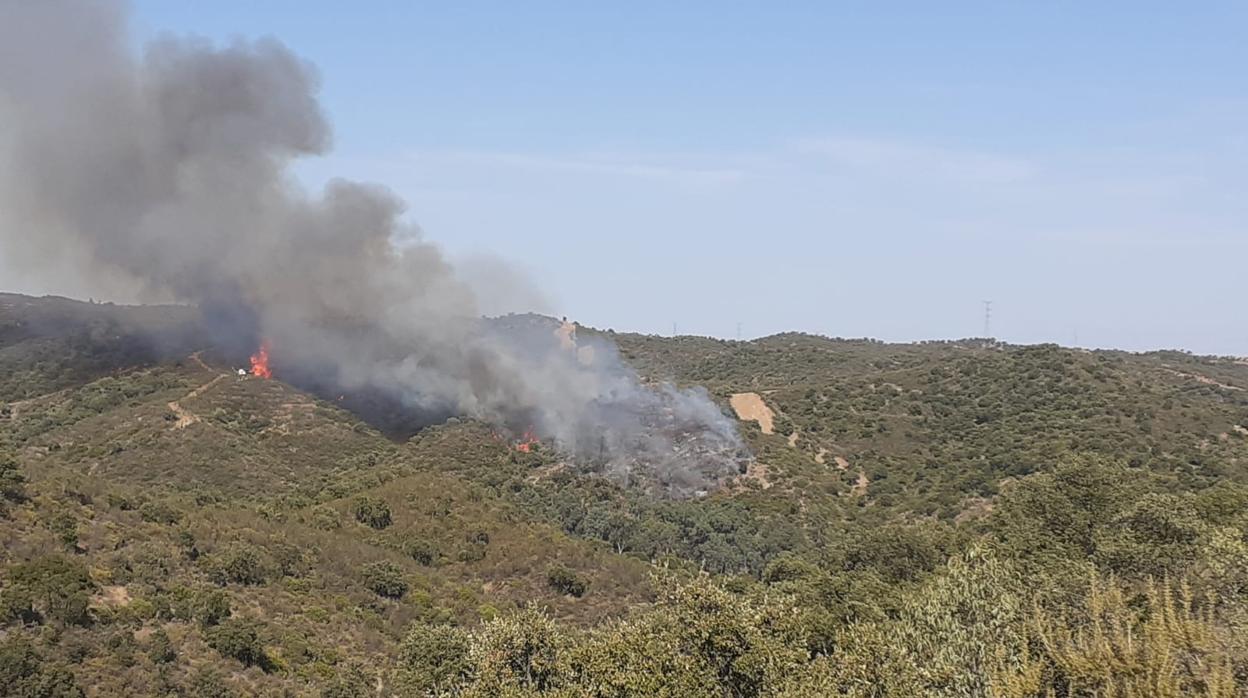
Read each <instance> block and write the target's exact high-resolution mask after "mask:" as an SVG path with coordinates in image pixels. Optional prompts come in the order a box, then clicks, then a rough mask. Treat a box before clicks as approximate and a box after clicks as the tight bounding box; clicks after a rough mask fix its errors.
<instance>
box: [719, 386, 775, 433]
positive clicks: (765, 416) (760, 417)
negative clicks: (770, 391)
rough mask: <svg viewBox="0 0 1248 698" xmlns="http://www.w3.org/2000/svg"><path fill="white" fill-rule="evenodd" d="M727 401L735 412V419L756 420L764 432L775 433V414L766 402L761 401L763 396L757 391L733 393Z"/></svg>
mask: <svg viewBox="0 0 1248 698" xmlns="http://www.w3.org/2000/svg"><path fill="white" fill-rule="evenodd" d="M728 403H729V404H730V405H732V410H733V411H734V412H736V413H737V419H740V420H741V421H743V422H758V426H759V428H760V429H762V430H763V433H764V434H774V433H776V425H775V418H776V415H775V413H774V412H772V411H771V408H770V407H768V406H767V403H765V402H763V398H762V397H761V396H760V395H759V394H758V393H734V394H733V395H732V396H731V397H729V398H728Z"/></svg>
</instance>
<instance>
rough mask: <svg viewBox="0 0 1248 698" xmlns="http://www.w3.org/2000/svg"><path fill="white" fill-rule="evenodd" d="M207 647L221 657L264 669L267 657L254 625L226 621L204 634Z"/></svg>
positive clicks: (246, 622) (244, 622) (247, 622)
mask: <svg viewBox="0 0 1248 698" xmlns="http://www.w3.org/2000/svg"><path fill="white" fill-rule="evenodd" d="M204 639H205V640H206V641H207V643H208V646H209V647H211V648H213V649H214V650H216V651H218V652H220V653H221V654H222V655H223V656H226V657H230V658H232V659H237V660H238V661H240V662H242V663H243V664H246V665H247V666H259V667H261V668H264V667H265V665H266V664H267V663H268V657H267V656H266V655H265V652H264V645H262V644H261V643H260V634H259V632H257V629H256V625H255V623H252V622H250V621H244V620H234V619H231V620H226V621H223V622H222V623H221V624H220V625H218V626H216V627H214V628H212V629H211V630H209V631H208V632H207V633H205V638H204Z"/></svg>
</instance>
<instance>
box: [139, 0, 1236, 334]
mask: <svg viewBox="0 0 1248 698" xmlns="http://www.w3.org/2000/svg"><path fill="white" fill-rule="evenodd" d="M880 5H881V3H827V2H811V3H798V2H783V3H761V2H758V3H748V4H747V3H726V2H705V3H698V2H682V3H667V2H629V3H612V4H611V5H610V7H609V6H608V3H584V2H581V3H574V2H566V3H543V2H524V3H516V2H497V3H480V2H456V3H415V2H390V3H382V2H375V3H372V2H360V3H338V2H335V3H330V2H324V3H315V2H308V1H306V0H304V1H300V2H295V1H294V0H290V1H282V2H278V1H274V0H269V1H267V2H260V3H257V2H252V1H248V2H241V1H240V2H234V1H225V0H216V1H214V2H211V3H175V2H167V1H165V0H144V1H142V2H137V3H136V4H135V10H136V18H135V19H136V24H135V27H134V29H135V42H136V45H138V44H141V43H142V42H143V41H145V40H146V39H148V38H151V37H153V36H156V35H158V34H159V33H161V32H165V31H168V32H172V33H175V34H186V33H192V34H199V35H202V36H206V37H209V38H212V39H215V40H228V39H229V38H230V37H235V36H245V37H256V36H262V35H272V36H275V37H277V38H279V39H280V40H282V41H283V42H285V43H286V44H287V45H289V46H290V47H291V48H292V49H294V50H295V51H296V52H297V53H299V54H300V55H302V56H304V57H305V58H307V59H308V60H309V61H311V62H312V63H314V64H316V65H317V66H318V67H319V69H320V72H321V75H322V77H323V89H322V95H323V100H324V104H325V107H326V109H327V111H328V112H329V114H330V117H331V120H332V122H333V123H334V128H335V149H334V151H333V153H332V154H331V155H330V156H329V157H328V158H325V159H322V160H318V161H314V162H307V163H305V164H304V165H303V166H301V168H300V174H301V177H302V178H303V179H304V180H305V181H306V182H307V183H308V184H309V186H314V187H319V185H320V184H321V183H322V182H323V181H324V180H326V179H327V178H329V177H332V176H347V177H351V178H357V179H365V180H373V181H379V182H382V183H385V184H387V185H389V186H390V187H392V188H393V189H394V190H395V191H397V192H398V193H399V194H400V195H401V196H403V197H404V198H405V199H406V200H407V201H408V202H409V204H410V217H411V218H412V219H413V220H415V221H416V222H418V223H419V224H420V225H421V226H422V227H423V228H424V229H425V230H426V232H427V234H428V236H429V237H430V238H432V239H434V240H436V241H438V242H439V243H440V244H442V245H443V246H444V247H445V248H446V249H447V250H448V251H449V252H450V253H451V254H452V255H466V254H472V253H476V252H481V251H489V252H493V253H495V254H498V255H500V256H503V257H505V258H508V259H510V260H512V261H514V262H515V263H517V264H518V265H520V266H521V267H523V268H524V269H525V270H527V271H528V272H529V273H530V274H531V275H533V276H534V277H536V278H537V279H538V281H539V283H540V284H541V286H542V287H543V288H544V289H545V291H546V292H547V293H548V295H549V296H550V298H551V304H550V307H549V310H551V311H553V312H557V313H566V314H567V315H570V316H572V317H574V318H576V319H579V320H581V321H583V322H586V323H589V324H593V325H597V326H601V327H614V328H617V329H628V330H637V331H643V332H658V333H670V332H671V331H672V326H673V323H676V324H677V326H678V329H679V331H680V332H681V333H699V334H712V335H718V336H724V337H732V336H735V335H736V333H737V323H738V322H739V323H741V327H742V332H743V334H744V335H745V336H757V335H763V334H769V333H773V332H778V331H783V330H788V329H796V330H806V331H811V332H819V333H824V334H829V335H834V336H836V335H839V336H854V337H857V336H864V335H865V336H874V337H879V338H882V339H888V340H909V339H922V338H943V337H963V336H978V335H980V334H982V332H983V307H982V304H981V301H982V300H984V299H992V300H993V301H995V303H994V313H993V324H992V333H993V334H994V335H996V336H998V337H1001V338H1003V339H1006V340H1009V341H1014V342H1039V341H1056V342H1060V343H1063V344H1071V343H1075V342H1076V341H1077V342H1078V343H1079V344H1081V345H1085V346H1117V347H1121V348H1128V349H1147V348H1156V347H1184V348H1190V349H1193V350H1197V351H1201V352H1214V353H1233V354H1248V324H1246V323H1245V317H1244V312H1243V307H1244V303H1245V299H1248V275H1246V274H1245V269H1246V267H1248V254H1245V253H1248V196H1245V191H1248V118H1246V117H1248V71H1246V68H1248V42H1245V41H1244V30H1245V27H1246V26H1248V4H1245V3H1242V2H1237V3H1228V4H1226V5H1221V6H1220V5H1218V4H1216V3H1208V2H1206V3H1172V2H1168V3H1146V2H1138V1H1136V2H1123V3H1033V4H1031V6H1030V8H1023V7H1022V3H983V4H968V3H914V4H913V5H912V6H909V7H906V6H904V5H903V4H897V3H894V4H891V5H890V6H891V7H892V8H893V9H891V10H882V9H880ZM1093 5H1095V6H1096V9H1092V6H1093ZM777 6H782V8H781V9H777Z"/></svg>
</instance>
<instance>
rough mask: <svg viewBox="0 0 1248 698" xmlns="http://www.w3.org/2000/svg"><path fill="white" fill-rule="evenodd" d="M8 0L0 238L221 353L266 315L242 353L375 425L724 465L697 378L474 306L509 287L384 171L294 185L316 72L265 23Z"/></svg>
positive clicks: (630, 470) (308, 150) (569, 330)
mask: <svg viewBox="0 0 1248 698" xmlns="http://www.w3.org/2000/svg"><path fill="white" fill-rule="evenodd" d="M20 6H21V11H20V12H19V13H17V14H20V16H21V17H20V19H21V21H20V22H19V26H21V27H23V29H21V30H20V31H9V32H3V33H4V35H5V38H6V39H7V41H5V42H0V43H4V45H5V48H6V50H7V53H6V59H5V61H3V63H2V64H0V95H3V96H5V97H6V100H0V101H3V102H5V103H6V104H9V103H11V104H19V105H21V109H20V110H14V111H13V112H12V113H9V112H7V111H6V113H5V114H4V116H5V117H6V118H5V119H4V124H5V128H4V131H5V140H6V144H12V147H11V148H9V147H6V148H4V149H2V150H0V231H10V230H11V231H16V233H15V234H8V235H7V239H5V240H3V242H4V249H5V252H6V254H7V253H10V252H12V253H13V254H15V255H19V256H20V257H21V258H22V259H24V260H29V262H30V265H29V266H30V267H31V268H32V270H34V269H42V270H43V271H45V272H46V273H48V274H51V275H65V274H71V273H72V274H74V277H75V278H78V279H81V280H82V282H83V284H84V285H85V286H93V285H98V286H99V288H101V289H115V288H119V287H125V288H131V289H141V290H142V292H143V293H146V294H151V295H157V296H160V297H163V298H167V299H171V300H174V301H177V302H179V303H184V304H189V305H196V306H198V307H199V308H200V309H201V311H202V312H203V314H204V317H205V319H206V323H207V327H206V328H205V330H206V332H207V333H208V334H210V335H211V336H213V337H214V338H216V341H217V342H219V343H220V344H221V345H222V347H224V348H223V352H225V353H229V354H230V355H233V356H246V355H247V353H250V352H251V351H253V350H254V346H255V345H254V343H255V341H256V338H259V337H263V338H265V340H266V341H265V343H264V344H263V345H262V346H261V347H260V349H259V350H258V351H256V353H255V355H254V356H252V359H251V365H252V369H251V373H252V375H255V376H257V377H260V378H268V377H270V376H272V370H271V368H272V365H273V363H271V361H273V362H276V363H277V364H278V365H280V366H281V373H282V376H281V377H282V379H283V380H286V381H288V382H290V383H293V384H295V385H298V386H300V387H303V388H307V389H314V392H317V393H318V394H321V395H323V396H326V397H327V399H333V398H335V397H337V396H339V395H347V396H361V397H359V398H357V399H354V400H353V399H350V398H348V399H347V400H344V401H343V404H344V406H347V407H349V408H351V409H353V410H356V409H359V410H361V411H362V412H364V413H366V414H368V415H371V416H373V417H375V418H379V421H385V420H388V419H391V417H388V416H387V415H388V414H389V415H397V417H395V418H393V422H394V430H395V431H401V430H403V429H410V428H411V427H413V426H416V427H419V426H421V425H425V424H432V423H437V422H438V421H440V420H445V419H446V418H447V417H449V416H456V415H458V416H467V417H472V418H476V419H480V420H482V421H485V422H487V423H490V424H493V425H495V426H497V427H501V428H504V429H506V430H507V431H508V432H509V433H523V432H524V431H525V430H529V432H530V434H531V437H526V438H525V439H524V440H523V441H522V443H523V444H527V445H528V447H529V448H532V445H533V443H535V442H536V440H538V439H540V440H541V441H542V442H543V443H549V444H551V445H552V447H553V448H555V449H557V450H558V451H559V452H560V453H566V454H568V455H569V457H570V458H574V459H576V460H577V462H581V463H594V464H597V465H598V466H599V467H601V468H602V470H603V471H604V472H606V473H608V474H612V475H616V476H619V477H621V478H622V479H626V480H631V479H634V478H636V477H637V476H638V475H639V474H645V475H646V477H647V478H651V479H657V480H658V481H661V482H665V483H670V484H671V485H672V487H673V488H674V489H675V490H678V491H680V492H685V491H696V490H699V489H706V488H708V487H712V486H714V485H715V484H716V483H718V482H720V481H722V479H723V478H724V477H726V476H728V475H730V474H731V473H733V472H734V471H735V470H736V469H737V463H738V459H737V457H736V456H735V455H733V454H736V453H737V452H738V451H739V450H740V448H741V440H740V438H739V437H738V435H737V434H736V432H735V425H734V423H733V421H732V420H731V419H729V418H728V417H727V416H725V415H724V414H723V413H722V412H721V410H720V409H719V408H718V407H717V406H716V405H715V403H714V402H713V401H712V400H711V399H710V398H709V397H708V396H707V395H706V393H705V392H704V391H700V390H696V389H691V390H683V389H677V388H675V387H673V386H647V385H643V384H642V382H641V381H640V380H639V378H638V376H637V374H636V373H635V372H634V371H633V370H632V369H631V368H630V367H629V366H628V365H627V364H626V363H625V362H624V361H623V360H622V358H621V357H620V356H619V353H618V351H616V348H615V346H614V345H613V344H612V343H611V342H609V341H607V340H606V339H604V338H601V337H584V336H578V333H577V332H576V327H575V324H573V323H569V322H567V321H564V322H562V323H560V322H556V321H552V320H550V319H549V318H537V319H534V318H536V316H516V317H515V318H511V319H503V320H501V321H500V320H494V321H489V320H483V319H482V312H481V309H482V308H486V307H490V308H498V307H500V306H502V305H506V304H507V303H509V301H511V299H512V297H513V296H517V297H518V294H514V293H512V292H511V290H512V289H508V288H493V289H490V291H489V292H487V291H484V290H482V287H480V286H477V285H474V284H473V283H472V282H471V279H470V275H464V274H462V273H460V272H459V271H458V270H456V269H455V268H454V267H452V265H451V264H449V263H448V262H447V261H446V260H445V259H444V258H443V255H442V253H441V251H440V249H439V248H438V247H437V246H436V245H435V244H433V243H431V242H430V241H428V240H426V239H425V238H424V236H423V234H422V232H421V231H420V230H419V229H418V228H417V227H416V226H414V225H412V224H410V223H407V222H406V220H405V218H404V216H403V213H404V204H403V202H402V201H401V200H399V198H398V197H397V196H395V195H394V194H393V193H392V192H390V191H389V190H387V189H386V188H385V187H382V186H378V185H375V184H366V183H360V182H351V181H346V180H341V179H335V180H332V181H330V183H329V184H327V185H326V187H325V189H324V190H323V191H321V192H308V191H305V190H304V189H302V188H301V187H300V186H298V184H297V182H298V180H297V178H296V177H295V176H294V175H293V174H292V172H291V165H292V164H293V163H294V162H296V161H297V160H298V159H300V158H304V157H309V156H316V155H321V154H324V153H325V152H326V150H327V147H328V144H329V142H330V140H331V139H330V127H329V124H328V122H327V121H326V119H325V116H324V114H323V113H322V110H321V107H320V104H319V102H318V99H317V91H318V87H319V85H318V78H317V76H316V74H315V72H314V71H313V69H312V68H311V67H310V66H309V65H308V64H307V63H306V62H304V61H303V60H301V59H300V58H298V57H297V56H295V55H294V54H293V53H291V52H290V51H289V50H288V49H287V48H286V47H285V46H283V45H282V44H281V43H279V42H277V41H275V40H272V39H266V40H261V41H256V42H247V41H241V40H240V41H235V42H232V43H230V44H228V45H225V46H220V47H217V46H213V45H212V44H211V43H209V42H205V41H202V40H198V39H196V40H185V41H184V40H179V39H176V38H171V37H165V38H162V39H161V40H159V41H157V42H155V43H153V44H152V45H151V46H148V47H147V49H146V50H145V51H143V52H142V53H141V54H136V52H135V51H134V50H133V47H132V46H131V44H130V42H129V41H128V39H127V34H126V31H125V26H124V13H123V12H122V11H121V10H120V9H119V8H118V6H115V5H112V4H110V3H100V4H90V5H87V6H82V7H78V6H74V7H73V9H72V10H70V9H68V7H67V6H63V5H62V4H61V3H59V2H47V3H42V2H41V3H23V4H21V5H20ZM69 15H72V16H74V17H75V18H76V20H75V21H74V22H65V21H64V17H65V16H69ZM4 28H5V27H0V30H3V29H4ZM84 75H90V76H91V79H90V80H83V79H81V78H82V76H84ZM119 183H120V184H119ZM32 230H37V231H39V234H38V235H31V234H28V231H32ZM0 234H4V233H3V232H0ZM40 265H42V266H40ZM66 265H69V266H71V267H72V268H68V269H67V268H66ZM495 276H496V277H498V278H502V277H505V276H508V275H507V274H495ZM515 276H519V275H518V274H517V275H515ZM105 295H107V291H105ZM511 309H514V310H528V309H529V308H515V307H514V305H513V306H511ZM516 318H522V319H520V320H519V321H517V322H513V320H516ZM552 323H553V324H552ZM413 415H414V416H413Z"/></svg>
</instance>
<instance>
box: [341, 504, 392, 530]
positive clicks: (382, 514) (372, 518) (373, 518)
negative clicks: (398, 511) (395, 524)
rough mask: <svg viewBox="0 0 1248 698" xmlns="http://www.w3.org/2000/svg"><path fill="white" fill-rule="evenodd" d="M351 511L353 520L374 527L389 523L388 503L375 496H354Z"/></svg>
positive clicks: (380, 527)
mask: <svg viewBox="0 0 1248 698" xmlns="http://www.w3.org/2000/svg"><path fill="white" fill-rule="evenodd" d="M351 512H352V513H353V514H355V520H356V521H359V522H360V523H362V524H364V525H366V526H370V527H372V528H375V529H378V530H380V529H383V528H386V527H387V526H389V525H390V523H391V519H390V505H389V504H387V503H386V502H385V500H383V499H378V498H376V497H367V496H360V497H356V499H355V501H354V502H352V504H351Z"/></svg>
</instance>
